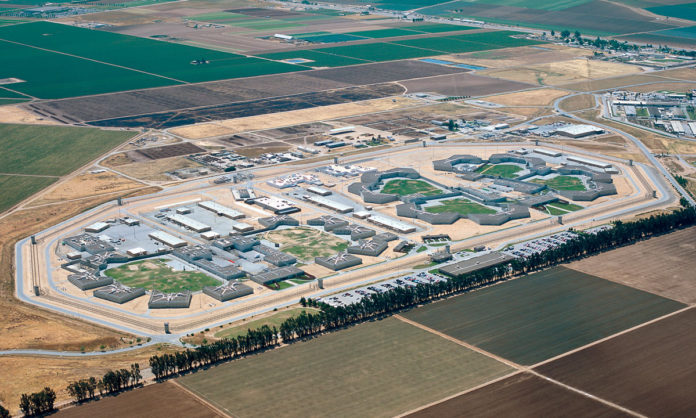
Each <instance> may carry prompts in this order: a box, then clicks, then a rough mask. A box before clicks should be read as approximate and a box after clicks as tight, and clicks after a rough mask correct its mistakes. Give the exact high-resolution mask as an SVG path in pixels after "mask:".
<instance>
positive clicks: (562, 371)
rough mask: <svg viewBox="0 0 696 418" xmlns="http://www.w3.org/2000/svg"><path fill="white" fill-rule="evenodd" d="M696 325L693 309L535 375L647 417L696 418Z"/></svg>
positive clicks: (560, 361)
mask: <svg viewBox="0 0 696 418" xmlns="http://www.w3.org/2000/svg"><path fill="white" fill-rule="evenodd" d="M695 323H696V310H694V309H693V308H692V309H689V310H687V311H685V312H681V313H678V314H676V315H673V316H671V317H669V318H665V319H661V320H659V321H657V322H654V323H652V324H649V325H646V326H644V327H640V328H638V329H635V330H633V331H631V332H628V333H626V334H623V335H620V336H618V337H615V338H612V339H610V340H608V341H605V342H602V343H600V344H597V345H594V346H592V347H589V348H586V349H584V350H581V351H578V352H576V353H573V354H571V355H568V356H565V357H563V358H560V359H558V360H555V361H552V362H550V363H547V364H544V365H543V366H540V367H537V368H536V371H537V372H539V373H541V374H542V375H545V376H549V377H551V378H552V379H555V380H558V381H560V382H561V383H565V384H567V385H570V386H572V387H575V388H578V389H579V390H583V391H587V392H589V393H591V394H593V395H596V396H598V397H601V398H603V399H607V400H609V401H611V402H614V403H617V404H619V405H622V406H624V407H626V408H629V409H631V410H634V411H636V412H638V413H640V414H643V415H645V416H660V417H686V416H694V414H696V399H694V396H693V394H694V393H693V388H694V387H696V350H694V346H696V332H694V324H695Z"/></svg>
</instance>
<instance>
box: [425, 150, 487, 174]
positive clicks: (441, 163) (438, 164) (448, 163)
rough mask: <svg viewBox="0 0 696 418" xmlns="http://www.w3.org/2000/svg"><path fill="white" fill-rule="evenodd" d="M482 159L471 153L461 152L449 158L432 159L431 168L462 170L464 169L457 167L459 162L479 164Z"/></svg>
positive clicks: (437, 169)
mask: <svg viewBox="0 0 696 418" xmlns="http://www.w3.org/2000/svg"><path fill="white" fill-rule="evenodd" d="M482 162H483V161H482V160H481V158H479V157H475V156H473V155H462V154H457V155H453V156H451V157H449V158H445V159H444V160H435V161H433V169H434V170H436V171H449V172H452V171H455V172H463V171H465V170H460V169H458V167H457V166H458V165H461V164H481V163H482Z"/></svg>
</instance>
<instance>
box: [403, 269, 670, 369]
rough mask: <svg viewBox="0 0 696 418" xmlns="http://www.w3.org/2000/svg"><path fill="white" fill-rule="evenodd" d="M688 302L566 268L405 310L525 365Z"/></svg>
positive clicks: (412, 317)
mask: <svg viewBox="0 0 696 418" xmlns="http://www.w3.org/2000/svg"><path fill="white" fill-rule="evenodd" d="M683 307H684V305H683V304H681V303H678V302H675V301H673V300H669V299H665V298H663V297H660V296H656V295H653V294H650V293H647V292H643V291H641V290H636V289H633V288H630V287H627V286H623V285H619V284H616V283H613V282H610V281H607V280H603V279H600V278H597V277H594V276H590V275H587V274H584V273H581V272H578V271H575V270H571V269H567V268H564V267H556V268H553V269H550V270H546V271H543V272H540V273H535V274H532V275H530V276H528V277H523V278H520V279H517V280H512V281H509V282H505V283H501V284H499V285H496V286H492V287H488V288H485V289H481V290H478V291H476V292H473V293H468V294H465V295H461V296H457V297H454V298H451V299H447V300H444V301H441V302H437V303H433V304H430V305H427V306H424V307H421V308H417V309H413V310H411V311H409V312H407V313H405V314H404V316H405V317H407V318H408V319H410V320H412V321H416V322H419V323H421V324H423V325H425V326H427V327H430V328H433V329H435V330H437V331H440V332H443V333H445V334H447V335H449V336H452V337H454V338H457V339H460V340H462V341H465V342H467V343H469V344H473V345H475V346H478V347H480V348H482V349H484V350H486V351H489V352H492V353H494V354H496V355H499V356H502V357H505V358H507V359H510V360H512V361H514V362H516V363H519V364H523V365H530V364H535V363H538V362H540V361H543V360H546V359H548V358H551V357H554V356H557V355H559V354H562V353H565V352H567V351H569V350H572V349H574V348H578V347H582V346H583V345H586V344H588V343H591V342H592V341H596V340H598V339H601V338H604V337H606V336H609V335H612V334H615V333H617V332H619V331H622V330H624V329H627V328H631V327H633V326H635V325H638V324H640V323H643V322H645V321H648V320H651V319H653V318H657V317H660V316H662V315H665V314H668V313H670V312H674V311H676V310H678V309H681V308H683Z"/></svg>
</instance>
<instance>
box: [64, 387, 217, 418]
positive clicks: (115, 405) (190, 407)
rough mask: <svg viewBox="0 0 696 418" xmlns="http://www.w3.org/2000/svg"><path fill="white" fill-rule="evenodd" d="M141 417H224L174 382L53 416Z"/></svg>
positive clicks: (88, 417)
mask: <svg viewBox="0 0 696 418" xmlns="http://www.w3.org/2000/svg"><path fill="white" fill-rule="evenodd" d="M145 410H147V412H146V411H145ZM142 414H147V416H148V417H151V418H168V417H172V416H179V417H190V418H214V417H220V416H221V415H220V414H218V413H217V412H216V411H215V410H213V409H212V408H210V407H209V406H207V405H205V404H204V403H203V402H201V401H200V400H198V399H197V398H195V397H194V396H192V395H191V394H190V393H188V392H187V391H185V390H183V389H181V388H180V387H178V386H177V385H176V384H175V383H173V382H164V383H158V384H154V385H149V386H145V387H144V388H142V389H138V390H133V391H130V392H126V393H122V394H120V395H118V396H116V397H110V398H105V399H104V400H101V401H99V402H92V403H88V404H85V405H81V406H78V407H75V408H69V409H64V410H61V411H59V412H58V413H57V414H55V415H53V416H55V417H57V418H91V417H98V416H119V417H135V416H140V415H142Z"/></svg>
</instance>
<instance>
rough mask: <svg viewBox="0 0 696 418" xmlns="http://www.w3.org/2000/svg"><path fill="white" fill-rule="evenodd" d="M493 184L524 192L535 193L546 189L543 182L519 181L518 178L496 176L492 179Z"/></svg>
mask: <svg viewBox="0 0 696 418" xmlns="http://www.w3.org/2000/svg"><path fill="white" fill-rule="evenodd" d="M493 184H496V185H498V186H503V187H509V188H511V189H512V190H514V191H516V192H520V193H525V194H535V193H539V192H540V191H542V190H544V189H546V185H545V184H537V183H532V182H526V181H520V180H510V179H504V178H497V179H495V180H493Z"/></svg>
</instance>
